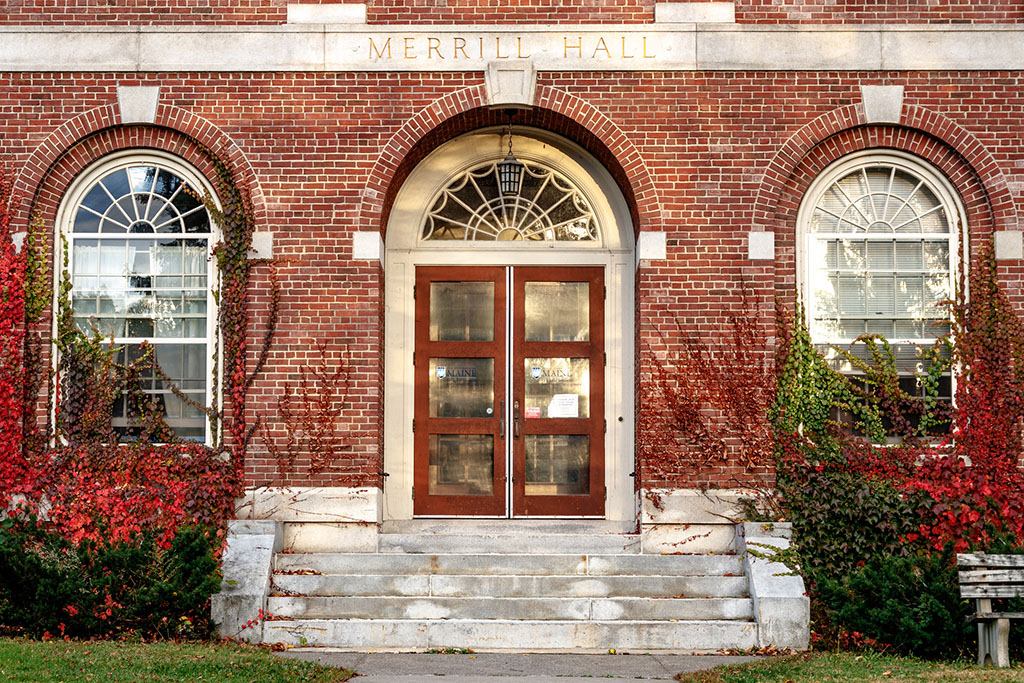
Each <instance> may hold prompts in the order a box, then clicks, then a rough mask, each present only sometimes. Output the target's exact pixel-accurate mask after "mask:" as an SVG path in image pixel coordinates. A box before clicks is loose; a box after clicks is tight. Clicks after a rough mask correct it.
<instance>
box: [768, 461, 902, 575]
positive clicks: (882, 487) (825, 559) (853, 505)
mask: <svg viewBox="0 0 1024 683" xmlns="http://www.w3.org/2000/svg"><path fill="white" fill-rule="evenodd" d="M779 490H780V491H781V492H782V493H783V497H784V499H785V503H786V512H787V514H788V518H789V520H790V521H792V523H793V536H794V538H796V539H797V541H798V543H799V553H800V560H801V563H802V565H803V567H802V569H803V572H804V575H805V577H806V578H807V579H809V580H810V582H811V584H812V585H814V584H818V583H821V582H823V581H829V580H838V579H839V578H840V577H842V576H843V575H845V574H847V573H848V572H850V571H852V570H854V569H856V568H857V567H859V566H862V565H863V564H865V563H866V562H870V561H871V560H874V559H881V558H885V557H892V556H903V555H905V554H906V553H907V549H906V548H907V545H906V543H904V542H903V541H902V538H903V537H905V536H906V535H907V534H909V533H911V532H915V531H917V528H918V522H917V519H916V517H915V516H914V504H913V503H912V502H911V501H908V500H907V499H906V498H905V497H904V495H902V494H901V493H900V492H899V491H897V490H896V488H895V487H894V486H893V485H892V484H890V483H888V482H885V481H882V480H880V479H877V478H872V477H868V476H865V475H863V474H860V473H857V472H850V471H843V470H836V469H830V468H825V469H821V470H819V469H817V468H815V467H811V466H807V467H803V468H800V469H793V470H790V471H789V472H786V473H785V474H783V475H780V477H779Z"/></svg>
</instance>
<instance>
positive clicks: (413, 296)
mask: <svg viewBox="0 0 1024 683" xmlns="http://www.w3.org/2000/svg"><path fill="white" fill-rule="evenodd" d="M412 299H413V301H415V300H416V285H413V286H412Z"/></svg>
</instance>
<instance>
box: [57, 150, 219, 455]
mask: <svg viewBox="0 0 1024 683" xmlns="http://www.w3.org/2000/svg"><path fill="white" fill-rule="evenodd" d="M209 191H210V189H209V187H208V185H207V184H206V183H205V181H204V180H203V179H202V177H201V176H200V175H199V174H198V173H197V172H196V171H195V170H194V169H192V168H190V167H188V166H186V165H185V164H183V163H181V162H180V161H178V160H177V159H175V158H173V157H170V156H167V155H162V154H157V153H146V154H126V155H119V156H117V157H116V158H113V159H110V160H105V161H103V162H101V163H99V164H96V165H94V166H93V167H91V168H89V169H87V171H86V172H85V173H83V174H82V176H81V177H80V178H79V179H78V181H76V183H75V184H74V185H73V187H72V189H71V190H70V191H69V193H68V195H67V196H66V197H65V202H64V205H63V207H62V212H61V221H62V225H63V228H64V231H65V232H64V234H65V235H66V236H67V239H68V242H69V263H67V264H65V265H66V266H67V268H68V271H69V272H70V274H71V278H72V291H71V300H72V308H73V310H74V320H75V324H76V325H77V326H78V328H79V329H80V330H82V331H83V332H85V333H87V334H88V333H91V330H92V329H93V328H95V329H97V330H98V331H99V332H100V333H101V334H103V335H105V336H109V337H112V338H113V341H114V344H115V346H116V347H118V348H120V352H119V356H120V357H119V362H132V361H133V360H135V359H137V358H138V354H139V346H140V344H141V343H142V342H144V341H145V342H148V343H149V344H150V345H151V346H152V347H153V350H154V354H155V361H156V363H157V364H158V365H159V367H160V369H161V370H162V371H163V373H164V374H165V375H166V376H167V377H168V378H169V379H171V380H172V381H173V382H174V384H175V386H176V387H177V388H178V389H179V390H180V391H181V393H183V394H184V395H185V396H186V397H188V398H189V399H191V400H193V401H195V402H196V403H198V404H200V405H208V404H209V402H210V395H209V391H210V389H209V387H210V374H211V373H210V370H211V358H210V354H211V345H210V339H211V336H212V331H213V316H212V315H211V312H212V308H213V300H212V295H211V281H212V279H213V270H212V268H213V267H212V264H211V262H210V258H209V256H210V248H211V242H212V240H213V238H214V231H213V225H212V223H211V220H210V215H209V212H208V211H207V210H206V208H205V206H204V205H203V203H202V202H201V201H200V200H199V199H198V198H197V194H198V195H200V196H201V195H203V194H204V193H206V192H209ZM142 385H143V386H142V389H143V390H144V391H145V392H147V393H149V394H151V395H153V396H155V397H156V398H157V401H158V403H159V404H161V405H162V406H163V408H164V411H165V420H166V422H167V424H168V426H170V427H171V428H173V429H174V431H175V433H176V434H177V435H178V436H180V437H182V438H187V439H195V440H204V439H205V438H206V434H207V426H206V422H207V421H206V417H205V415H204V414H203V412H202V411H200V410H198V409H197V408H196V407H194V406H191V405H189V403H188V402H186V401H182V400H181V398H180V397H179V396H176V395H175V394H174V393H173V392H172V390H171V388H170V387H169V386H167V385H166V383H165V382H164V381H162V380H161V379H160V378H159V377H157V376H156V375H155V373H153V372H148V373H147V374H146V376H144V377H143V378H142ZM113 419H114V425H113V426H114V428H115V430H117V431H118V432H119V433H126V432H128V431H130V429H131V426H132V425H131V422H132V420H131V416H130V415H129V411H128V406H127V405H126V400H125V398H124V397H122V398H121V399H120V400H119V402H118V403H117V405H115V407H114V418H113Z"/></svg>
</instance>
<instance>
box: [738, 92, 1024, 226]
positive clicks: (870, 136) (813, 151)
mask: <svg viewBox="0 0 1024 683" xmlns="http://www.w3.org/2000/svg"><path fill="white" fill-rule="evenodd" d="M872 146H873V147H887V148H890V149H900V150H903V151H906V152H910V153H912V154H917V155H918V156H921V157H922V158H925V159H928V160H929V161H931V162H932V163H933V164H935V165H936V166H937V167H938V168H939V169H940V170H942V171H943V172H944V173H945V174H946V176H947V178H948V179H949V180H950V182H951V183H953V185H954V187H956V188H957V189H958V191H960V192H961V194H962V195H963V196H962V198H963V200H964V203H965V204H966V205H967V210H968V214H969V216H968V218H969V219H970V224H971V226H972V228H977V229H981V228H982V224H980V223H978V222H976V221H975V218H976V217H977V216H976V215H975V210H976V209H978V208H979V207H980V203H982V202H983V203H984V205H985V206H986V207H987V209H986V213H988V214H989V217H990V218H989V222H990V227H989V229H988V231H989V232H991V231H994V230H1012V229H1017V209H1016V206H1015V202H1014V199H1013V195H1012V193H1011V192H1010V188H1009V185H1008V183H1007V181H1006V177H1005V176H1004V175H1003V173H1002V171H1001V170H1000V168H999V164H998V163H997V162H996V160H995V158H994V157H993V156H992V154H991V152H989V151H988V149H987V148H986V147H985V146H984V144H982V142H981V141H980V140H978V138H977V137H976V136H975V135H974V134H972V133H971V132H970V131H968V130H967V129H965V128H963V127H962V126H960V125H959V124H957V123H956V122H955V121H953V120H952V119H950V118H948V117H946V116H943V115H942V114H939V113H937V112H934V111H931V110H928V109H925V108H923V107H917V106H911V105H905V106H904V108H903V116H902V118H901V121H900V124H898V125H879V124H874V125H873V124H868V123H866V122H865V120H864V108H863V105H862V104H853V105H849V106H846V107H840V108H839V109H835V110H833V111H831V112H828V113H826V114H823V115H821V116H819V117H818V118H816V119H815V120H813V121H811V122H809V123H807V124H806V125H804V126H803V127H802V128H801V129H800V130H798V131H797V132H796V133H794V134H793V135H792V136H790V138H789V139H788V140H787V141H786V142H785V144H783V146H782V147H781V148H780V149H779V151H778V153H776V155H775V157H774V158H773V159H772V160H771V161H770V162H769V163H768V166H767V167H766V168H765V171H764V176H763V177H762V180H761V184H760V186H759V188H758V192H757V198H756V199H755V201H754V211H753V216H752V217H753V226H752V227H753V229H754V230H760V229H767V230H774V229H776V228H780V227H785V226H786V225H792V220H789V221H787V220H786V218H787V217H791V218H792V217H795V208H791V207H790V206H789V205H788V203H787V202H788V199H789V196H788V195H790V194H792V191H793V189H794V187H796V188H797V189H798V190H800V189H806V186H807V185H809V181H808V180H806V179H802V178H801V176H802V175H803V174H804V173H806V172H809V171H810V172H813V171H815V168H814V167H817V168H816V170H817V172H820V170H821V169H823V168H824V167H825V166H827V165H828V164H830V163H832V161H834V160H835V159H838V158H839V157H840V156H843V155H845V154H848V153H851V152H855V151H860V150H862V149H868V148H870V147H872ZM815 159H817V162H815V161H814V160H815ZM822 162H823V163H822ZM958 174H959V175H958ZM968 178H969V179H970V182H969V183H967V182H964V181H967V180H968ZM812 179H813V178H812ZM797 203H799V201H798V202H797ZM777 237H778V236H777Z"/></svg>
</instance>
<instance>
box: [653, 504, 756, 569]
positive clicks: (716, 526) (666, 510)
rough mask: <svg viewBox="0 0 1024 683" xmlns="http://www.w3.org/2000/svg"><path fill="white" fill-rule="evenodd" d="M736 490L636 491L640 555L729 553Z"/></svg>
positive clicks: (732, 545) (733, 542)
mask: <svg viewBox="0 0 1024 683" xmlns="http://www.w3.org/2000/svg"><path fill="white" fill-rule="evenodd" d="M749 496H750V494H749V493H747V492H745V491H742V490H739V489H709V490H706V491H702V490H699V489H645V490H642V491H641V492H640V505H641V512H640V514H641V517H640V523H641V531H642V533H643V552H644V553H652V554H675V553H682V554H691V553H692V554H701V553H731V552H735V549H736V520H737V519H738V517H739V508H738V507H737V501H738V500H739V499H740V498H743V497H749Z"/></svg>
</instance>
